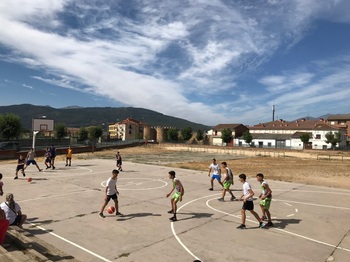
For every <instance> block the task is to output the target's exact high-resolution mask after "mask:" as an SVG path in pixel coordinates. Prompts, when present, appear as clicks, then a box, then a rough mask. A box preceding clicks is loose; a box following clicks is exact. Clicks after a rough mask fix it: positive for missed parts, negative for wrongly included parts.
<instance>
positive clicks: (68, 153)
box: [67, 148, 72, 158]
mask: <svg viewBox="0 0 350 262" xmlns="http://www.w3.org/2000/svg"><path fill="white" fill-rule="evenodd" d="M67 157H69V158H71V157H72V149H70V148H68V151H67Z"/></svg>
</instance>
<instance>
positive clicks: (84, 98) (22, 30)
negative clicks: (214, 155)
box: [0, 0, 350, 125]
mask: <svg viewBox="0 0 350 262" xmlns="http://www.w3.org/2000/svg"><path fill="white" fill-rule="evenodd" d="M349 10H350V1H348V0H248V1H247V0H221V1H219V0H181V1H173V0H163V1H162V0H158V1H155V0H30V1H28V0H1V1H0V25H1V30H0V91H1V95H0V105H1V106H5V105H14V104H23V103H29V104H33V105H49V106H51V107H54V108H64V107H68V106H80V107H138V108H146V109H150V110H154V111H157V112H160V113H163V114H166V115H170V116H174V117H179V118H183V119H186V120H189V121H192V122H196V123H200V124H205V125H217V124H222V123H242V124H245V125H254V124H258V123H262V122H269V121H271V120H272V106H273V105H275V119H284V120H287V121H292V120H294V119H297V118H300V117H305V116H313V117H318V116H322V115H325V114H349V113H350V102H349V97H350V12H349Z"/></svg>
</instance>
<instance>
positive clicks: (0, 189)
mask: <svg viewBox="0 0 350 262" xmlns="http://www.w3.org/2000/svg"><path fill="white" fill-rule="evenodd" d="M1 180H2V174H1V173H0V196H2V195H3V194H4V190H3V189H2V187H3V186H4V183H3V182H2V181H1Z"/></svg>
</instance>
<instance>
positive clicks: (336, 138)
mask: <svg viewBox="0 0 350 262" xmlns="http://www.w3.org/2000/svg"><path fill="white" fill-rule="evenodd" d="M341 141H342V137H341V133H340V132H335V133H333V132H328V133H327V134H326V140H325V142H326V143H327V144H331V145H332V148H333V149H335V147H336V145H337V144H338V143H340V142H341Z"/></svg>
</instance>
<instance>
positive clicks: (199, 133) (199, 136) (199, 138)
mask: <svg viewBox="0 0 350 262" xmlns="http://www.w3.org/2000/svg"><path fill="white" fill-rule="evenodd" d="M203 139H204V132H203V130H201V129H199V130H198V131H197V134H196V140H197V141H202V140H203Z"/></svg>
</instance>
